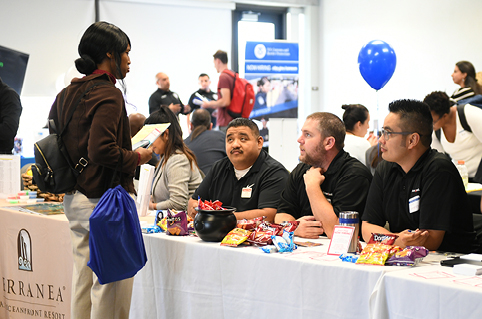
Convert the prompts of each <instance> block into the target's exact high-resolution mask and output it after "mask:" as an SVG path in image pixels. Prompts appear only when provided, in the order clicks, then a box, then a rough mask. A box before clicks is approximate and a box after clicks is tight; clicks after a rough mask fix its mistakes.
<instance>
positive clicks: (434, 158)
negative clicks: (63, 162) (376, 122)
mask: <svg viewBox="0 0 482 319" xmlns="http://www.w3.org/2000/svg"><path fill="white" fill-rule="evenodd" d="M78 51H79V55H80V57H79V58H78V59H77V60H76V61H75V64H76V67H77V69H78V70H79V72H81V73H82V74H84V75H85V76H84V77H83V78H79V79H73V80H72V83H71V84H70V85H69V86H68V87H67V88H65V89H64V90H63V91H65V103H64V104H63V105H60V102H59V101H58V99H56V100H55V102H54V104H53V105H52V108H51V111H50V114H49V119H53V120H54V121H55V122H56V124H57V127H61V123H62V122H64V121H65V117H66V116H67V114H68V113H69V112H68V111H69V108H71V107H72V105H73V104H74V102H75V101H76V100H77V99H78V97H79V96H80V95H82V93H84V91H85V90H86V88H87V87H89V86H91V85H92V84H93V83H94V84H100V85H97V86H95V87H94V88H93V89H91V91H90V93H89V94H88V95H86V96H85V98H84V100H83V103H81V104H80V105H79V107H78V109H79V110H78V111H76V112H74V114H73V117H72V121H71V122H72V123H75V125H72V128H71V129H69V130H67V132H66V133H65V135H64V137H63V138H64V144H65V145H66V148H67V152H68V154H69V155H70V157H71V159H72V161H73V162H77V160H78V159H79V158H80V157H84V158H86V159H88V165H87V166H86V167H85V169H84V170H83V172H82V173H81V174H80V175H79V178H78V181H77V185H76V187H75V189H74V190H73V191H72V192H69V193H67V194H66V195H65V198H64V207H65V214H66V216H67V218H68V220H69V226H70V229H71V238H72V246H73V252H74V275H73V286H72V318H89V317H90V318H111V317H116V318H128V314H129V305H130V302H129V300H130V296H131V291H132V282H133V280H132V278H130V279H126V280H123V281H120V282H114V283H109V284H106V285H101V284H100V283H99V282H98V279H97V278H96V276H95V274H94V273H93V272H92V270H91V269H90V268H89V267H87V261H88V260H89V244H88V238H89V224H88V220H89V216H90V214H91V213H92V210H93V208H94V207H95V205H96V204H97V202H98V201H99V198H100V197H101V196H102V194H103V193H104V192H105V191H106V190H107V188H108V187H109V182H110V181H111V180H115V181H116V182H117V183H118V184H120V185H122V186H123V187H124V188H125V189H126V190H127V191H128V192H129V193H132V194H135V189H134V184H133V178H134V176H135V171H136V168H137V169H138V167H139V166H140V165H142V164H145V163H151V164H152V165H154V166H155V167H156V168H155V173H154V179H153V181H152V191H151V194H152V195H151V201H150V203H149V208H150V209H151V210H164V209H175V210H186V212H187V214H189V215H190V216H191V217H195V215H196V210H195V207H196V206H197V205H198V198H199V197H200V198H202V199H206V200H220V201H221V202H223V204H224V205H226V206H231V207H235V208H236V212H235V215H236V217H237V219H238V220H240V219H252V218H256V217H264V218H265V219H266V220H267V221H270V222H276V223H280V222H283V221H291V220H298V221H299V222H300V223H299V226H298V228H297V229H296V231H295V235H296V236H299V237H304V238H318V237H319V236H327V237H328V238H331V237H332V235H333V232H334V226H335V225H337V224H338V216H339V214H340V212H344V211H356V212H358V213H359V215H360V220H361V226H362V227H361V238H360V239H361V240H365V241H368V240H369V239H370V237H371V234H372V233H385V234H396V235H398V238H397V240H396V244H397V245H399V246H401V247H406V246H413V245H415V246H425V247H426V248H428V249H429V250H441V251H448V252H458V253H470V252H480V249H481V248H480V245H479V242H478V239H480V238H478V237H477V234H476V232H475V230H474V222H473V212H472V210H471V208H470V206H469V204H468V196H467V193H466V190H465V187H464V184H463V182H462V178H461V176H460V174H459V172H458V170H457V168H456V167H455V165H454V161H460V160H462V161H464V162H465V164H466V166H467V167H468V171H469V177H470V179H471V180H472V181H478V182H480V181H482V164H481V159H482V129H481V127H480V126H478V124H479V123H481V121H482V109H480V108H479V105H478V104H477V101H478V100H477V98H479V97H480V94H481V89H480V86H479V85H478V84H477V81H476V78H475V69H474V67H473V66H472V64H471V63H469V62H467V61H461V62H459V63H457V64H456V66H455V70H454V73H453V75H452V77H453V81H454V83H456V84H458V85H459V86H460V89H458V90H457V91H456V92H454V94H453V95H452V96H451V97H449V96H448V95H447V94H446V93H444V92H438V91H436V92H432V93H430V94H428V95H427V96H426V97H425V98H424V100H423V102H422V101H418V100H403V99H402V100H396V101H393V102H392V103H390V104H389V106H388V110H389V113H388V115H387V116H386V118H385V119H384V123H383V127H381V130H380V132H379V133H380V134H379V135H378V136H377V134H373V132H368V129H369V122H370V114H369V111H368V109H367V108H366V107H365V106H363V105H360V104H349V105H343V106H342V108H343V109H344V114H343V118H342V119H340V118H339V117H338V116H336V115H335V114H332V113H328V112H315V113H313V114H310V115H309V116H308V117H307V118H306V120H305V122H304V124H303V127H302V128H301V134H300V136H299V137H298V140H297V142H298V143H299V149H300V154H299V161H300V163H299V164H298V165H297V166H296V167H286V168H285V167H284V166H283V165H282V164H281V163H280V162H279V161H278V160H277V159H275V158H273V157H271V156H270V155H269V154H268V152H266V150H265V149H263V143H264V142H265V141H264V138H263V133H260V128H259V127H258V125H257V124H256V123H255V122H254V121H252V120H250V119H246V118H232V117H231V116H230V115H229V113H228V112H227V106H229V105H230V102H231V90H232V87H233V81H234V79H233V77H232V76H231V75H230V73H229V72H225V70H228V66H227V63H228V58H227V53H226V52H224V51H217V52H216V53H215V54H214V56H213V57H214V66H215V68H216V70H217V72H218V73H220V78H219V83H218V89H217V92H212V91H211V89H210V88H209V85H210V78H209V76H208V75H207V74H206V73H203V74H200V75H199V84H200V89H199V90H198V91H196V92H194V93H193V94H192V96H191V98H190V100H189V103H188V104H183V103H182V102H181V100H180V98H179V96H178V94H176V93H175V92H172V91H171V90H170V82H169V76H168V75H166V74H165V73H163V72H160V73H158V74H157V75H156V85H157V86H158V89H157V90H156V91H155V92H154V93H153V94H152V96H151V97H150V99H149V116H148V117H147V118H146V117H145V116H144V115H142V114H137V113H136V114H131V115H129V116H128V115H127V114H126V108H125V101H124V97H123V94H122V92H121V90H119V89H118V88H116V86H115V84H116V82H117V81H120V83H121V86H123V79H124V78H125V77H126V75H127V73H128V72H129V65H130V58H129V51H130V40H129V38H128V36H127V35H126V34H125V33H124V32H123V31H122V30H121V29H119V28H118V27H116V26H114V25H112V24H109V23H106V22H96V23H94V24H93V25H91V26H90V27H89V28H88V29H87V30H86V31H85V33H84V35H83V37H82V39H81V41H80V44H79V47H78ZM0 85H3V84H2V83H1V81H0ZM259 86H260V87H269V81H268V79H264V78H263V79H261V80H260V82H259ZM2 90H4V89H3V88H2ZM0 92H2V91H0ZM263 92H264V91H263ZM264 93H266V92H264ZM9 96H11V97H9V101H10V103H14V104H15V103H16V104H18V105H19V101H18V103H17V100H18V96H17V97H15V96H14V95H9ZM58 96H60V93H59V95H58ZM256 98H257V103H258V104H260V105H261V104H266V103H268V100H267V96H266V94H264V95H263V94H258V95H257V97H256ZM15 112H16V114H17V113H21V107H20V109H19V108H18V107H15ZM178 114H186V115H188V121H189V130H190V135H189V136H188V137H187V138H186V139H184V140H183V132H182V130H181V126H180V124H179V118H178ZM19 116H20V114H18V117H19ZM160 123H170V126H169V127H168V128H167V129H166V130H165V131H164V132H163V133H162V134H161V135H160V136H159V137H158V138H157V139H156V140H155V141H154V142H153V143H152V145H151V146H150V147H149V148H139V149H136V150H132V145H131V137H132V136H133V135H135V133H136V132H138V131H139V130H140V129H141V128H142V127H143V125H146V124H160ZM1 125H3V123H1ZM17 126H18V119H17ZM2 128H3V126H2ZM213 128H217V129H216V130H214V129H213ZM2 131H3V129H2ZM437 132H438V133H437ZM10 135H11V134H10ZM293 138H295V137H293ZM435 144H437V147H433V146H434V145H435ZM2 147H3V145H1V147H0V151H4V149H3V148H2ZM12 147H13V146H11V144H10V142H9V144H6V146H5V148H9V149H11V148H12ZM119 153H121V154H122V157H120V156H119ZM119 161H122V167H121V173H120V174H119V176H117V177H115V176H114V175H115V168H116V166H117V163H118V162H119ZM289 170H290V171H289ZM479 174H480V175H479ZM113 176H114V179H113ZM479 178H480V179H479Z"/></svg>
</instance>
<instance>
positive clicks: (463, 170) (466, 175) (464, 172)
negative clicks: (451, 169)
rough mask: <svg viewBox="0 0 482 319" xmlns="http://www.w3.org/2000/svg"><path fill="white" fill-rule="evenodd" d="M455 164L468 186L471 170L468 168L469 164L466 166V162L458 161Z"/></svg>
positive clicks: (465, 184) (465, 185)
mask: <svg viewBox="0 0 482 319" xmlns="http://www.w3.org/2000/svg"><path fill="white" fill-rule="evenodd" d="M455 166H456V167H457V169H458V170H459V173H460V176H461V177H462V181H463V182H464V187H465V188H467V185H468V184H469V171H468V169H467V166H465V162H464V161H457V165H455Z"/></svg>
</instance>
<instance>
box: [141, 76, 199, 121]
mask: <svg viewBox="0 0 482 319" xmlns="http://www.w3.org/2000/svg"><path fill="white" fill-rule="evenodd" d="M156 84H157V87H158V89H157V90H156V91H155V92H154V93H152V95H151V97H150V98H149V114H151V113H152V112H155V111H157V110H159V108H160V107H161V105H167V106H168V107H169V109H170V110H171V111H172V112H174V114H176V115H178V114H179V113H182V114H189V113H190V112H191V107H190V106H189V105H184V104H182V102H181V99H180V98H179V95H178V94H177V93H176V92H172V91H171V90H170V87H171V82H170V81H169V77H168V76H167V74H166V73H162V72H159V73H157V74H156Z"/></svg>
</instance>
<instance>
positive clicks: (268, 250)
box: [259, 245, 278, 254]
mask: <svg viewBox="0 0 482 319" xmlns="http://www.w3.org/2000/svg"><path fill="white" fill-rule="evenodd" d="M259 249H261V250H262V251H263V252H265V253H267V254H271V253H277V252H278V248H276V246H275V245H266V246H262V247H259Z"/></svg>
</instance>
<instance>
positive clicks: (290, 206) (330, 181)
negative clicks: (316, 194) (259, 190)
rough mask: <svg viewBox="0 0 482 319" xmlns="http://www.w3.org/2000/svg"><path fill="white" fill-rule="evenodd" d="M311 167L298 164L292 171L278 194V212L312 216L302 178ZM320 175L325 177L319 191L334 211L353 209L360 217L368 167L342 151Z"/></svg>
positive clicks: (368, 183)
mask: <svg viewBox="0 0 482 319" xmlns="http://www.w3.org/2000/svg"><path fill="white" fill-rule="evenodd" d="M310 167H311V166H310V165H307V164H304V163H300V164H298V166H296V168H295V169H294V170H293V171H292V172H291V174H290V177H289V181H288V183H287V185H286V187H285V189H284V190H283V192H282V193H281V199H280V203H279V205H278V213H287V214H290V215H291V216H293V217H294V218H296V219H298V218H300V217H302V216H313V212H312V211H311V205H310V201H309V199H308V195H307V194H306V187H305V181H304V179H303V175H304V174H305V172H306V171H307V170H309V169H310ZM323 175H324V176H325V180H324V181H323V184H321V190H322V191H323V194H324V195H325V197H326V199H327V200H328V202H330V204H331V205H332V206H333V210H334V211H335V214H336V215H337V216H338V214H339V213H340V212H343V211H356V212H358V214H359V216H361V215H362V214H363V209H364V208H365V202H366V198H367V194H368V190H369V188H370V182H371V180H372V174H371V173H370V171H369V170H368V168H367V167H366V166H365V165H363V164H362V163H361V162H360V161H359V160H357V159H355V158H353V157H351V156H350V155H349V154H348V153H347V152H345V151H344V150H341V151H340V152H338V154H337V155H336V156H335V158H334V159H333V161H332V162H331V164H330V166H329V167H328V170H327V171H326V172H325V173H324V174H323Z"/></svg>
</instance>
